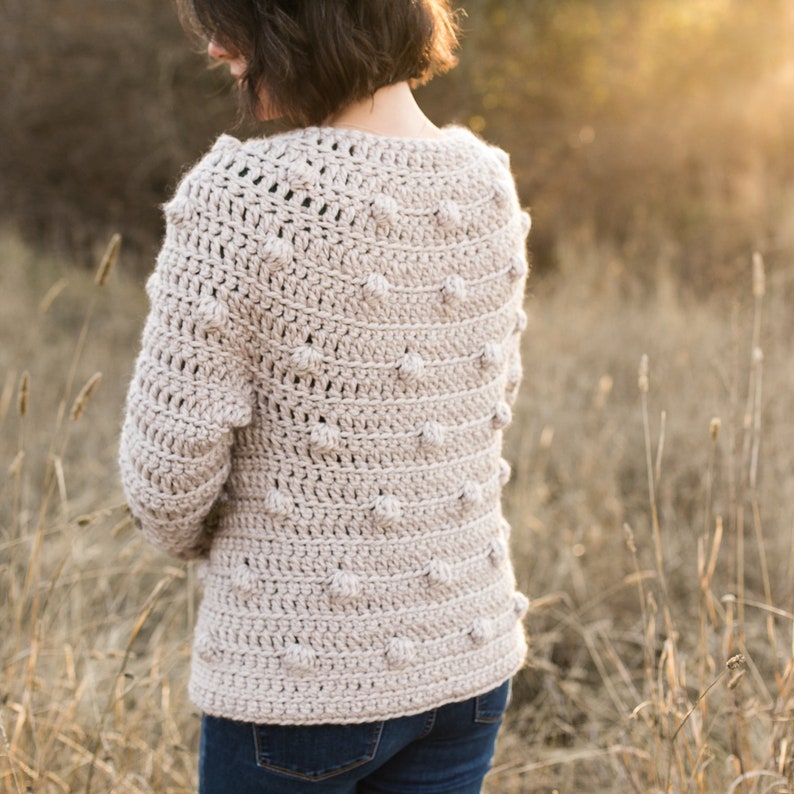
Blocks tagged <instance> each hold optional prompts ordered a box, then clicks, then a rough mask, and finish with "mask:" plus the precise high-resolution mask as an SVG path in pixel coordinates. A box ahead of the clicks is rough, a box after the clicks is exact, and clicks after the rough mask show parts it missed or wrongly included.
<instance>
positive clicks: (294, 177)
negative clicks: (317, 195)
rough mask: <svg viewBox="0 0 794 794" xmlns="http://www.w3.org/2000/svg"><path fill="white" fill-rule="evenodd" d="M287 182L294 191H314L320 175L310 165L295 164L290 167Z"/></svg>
mask: <svg viewBox="0 0 794 794" xmlns="http://www.w3.org/2000/svg"><path fill="white" fill-rule="evenodd" d="M287 181H288V182H289V184H290V186H291V187H292V188H293V189H294V190H314V189H315V188H316V187H317V184H318V182H319V181H320V174H319V173H318V172H317V169H315V168H312V167H311V166H310V165H309V164H308V163H293V164H292V165H291V166H290V167H289V171H288V176H287Z"/></svg>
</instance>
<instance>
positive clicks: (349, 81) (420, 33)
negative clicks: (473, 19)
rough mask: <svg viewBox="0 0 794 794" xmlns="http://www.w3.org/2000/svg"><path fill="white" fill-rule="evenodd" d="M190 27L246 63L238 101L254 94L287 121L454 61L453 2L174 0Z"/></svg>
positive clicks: (427, 75)
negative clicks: (243, 59) (264, 98)
mask: <svg viewBox="0 0 794 794" xmlns="http://www.w3.org/2000/svg"><path fill="white" fill-rule="evenodd" d="M177 2H178V6H179V10H180V14H181V16H182V19H183V22H184V23H185V24H186V26H187V27H188V28H190V29H192V30H194V31H195V32H197V33H198V34H199V35H201V36H202V37H204V38H206V39H209V40H214V41H215V42H217V43H218V44H220V45H221V46H224V47H226V48H227V49H232V50H236V51H237V52H239V53H240V54H241V55H242V56H243V57H244V58H245V60H246V61H247V69H246V72H245V74H244V75H243V80H242V84H241V89H242V90H241V100H242V108H243V110H244V111H245V112H248V113H250V114H252V115H256V111H257V108H258V107H259V104H260V100H259V92H260V91H261V90H263V91H264V93H265V96H266V97H267V99H268V103H269V107H268V110H270V111H275V113H276V115H278V116H279V117H281V118H282V119H283V120H284V121H285V122H287V123H288V124H291V125H294V126H297V127H304V126H311V125H314V124H321V123H323V122H324V121H328V120H330V119H332V118H333V117H334V116H335V115H337V114H338V113H340V112H341V111H342V110H343V109H344V108H345V107H347V106H348V105H349V104H350V103H352V102H355V101H357V100H362V99H366V98H368V97H370V96H372V95H373V94H374V93H375V92H376V91H377V90H378V89H379V88H383V87H384V86H387V85H392V84H394V83H399V82H402V81H406V80H407V81H409V82H410V83H411V85H412V86H416V85H422V84H424V83H426V82H427V81H428V80H430V79H431V78H432V77H434V76H435V75H437V74H441V73H443V72H446V71H448V70H449V69H451V68H452V67H453V66H455V64H456V63H457V58H456V56H455V52H456V50H457V45H458V38H457V33H458V28H457V17H456V13H455V12H454V11H452V9H451V7H450V2H451V0H177Z"/></svg>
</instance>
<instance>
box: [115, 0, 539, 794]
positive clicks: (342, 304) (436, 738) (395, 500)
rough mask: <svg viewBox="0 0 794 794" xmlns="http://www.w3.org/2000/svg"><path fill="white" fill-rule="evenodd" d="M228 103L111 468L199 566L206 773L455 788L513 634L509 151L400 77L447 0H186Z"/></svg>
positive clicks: (465, 781)
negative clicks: (228, 81)
mask: <svg viewBox="0 0 794 794" xmlns="http://www.w3.org/2000/svg"><path fill="white" fill-rule="evenodd" d="M182 5H183V11H184V12H185V14H186V16H187V18H188V20H189V21H191V22H192V23H193V24H194V25H196V26H197V27H198V29H199V30H200V31H201V32H202V33H203V34H204V35H205V36H206V38H207V39H208V40H209V53H210V55H211V56H212V57H213V58H215V59H216V60H218V61H219V62H221V63H223V64H226V65H227V66H228V68H229V71H230V73H231V74H232V76H233V77H234V78H236V80H237V82H238V86H239V88H240V91H241V94H242V97H243V99H244V102H245V104H246V106H247V108H248V109H249V110H250V111H251V112H252V113H253V115H254V116H255V117H256V118H258V119H260V120H265V119H272V118H281V119H283V120H284V121H285V122H286V123H287V124H288V125H289V126H290V128H291V129H290V131H289V132H284V133H281V134H276V135H272V136H270V137H266V138H261V139H254V140H249V141H245V142H240V141H238V140H236V139H234V138H231V137H229V136H222V137H221V138H220V139H219V140H218V142H217V143H216V144H215V146H214V147H213V149H212V150H211V152H210V153H209V154H208V155H207V156H206V157H205V158H204V159H203V160H201V162H199V163H198V165H196V166H195V167H194V168H193V169H192V170H191V171H190V173H188V174H187V176H186V177H185V178H184V179H183V181H182V183H181V185H180V186H179V188H178V190H177V192H176V195H175V197H174V198H173V200H172V201H171V202H170V203H169V204H168V205H166V207H165V212H166V219H167V231H166V235H165V242H164V245H163V248H162V251H161V253H160V255H159V258H158V262H157V267H156V270H155V272H154V274H153V276H152V277H151V278H150V280H149V283H148V285H147V289H148V292H149V295H150V298H151V304H152V306H151V313H150V316H149V318H148V321H147V324H146V328H145V330H144V334H143V343H142V350H141V353H140V356H139V358H138V362H137V365H136V370H135V374H134V377H133V380H132V384H131V386H130V390H129V396H128V402H127V415H126V419H125V422H124V428H123V432H122V439H121V450H120V461H121V474H122V480H123V484H124V487H125V491H126V494H127V497H128V501H129V505H130V509H131V510H132V513H133V515H134V516H135V517H136V519H137V520H138V522H139V523H140V526H141V528H142V531H143V532H144V534H145V536H146V537H147V539H148V540H150V541H151V542H152V543H154V544H155V545H157V546H158V547H160V548H161V549H163V550H164V551H166V552H168V553H169V554H172V555H175V556H177V557H181V558H185V559H187V558H195V557H202V558H204V560H205V563H204V566H203V569H202V575H201V579H202V582H203V587H204V596H203V600H202V604H201V608H200V612H199V617H198V621H197V626H196V634H195V643H194V653H193V660H192V666H191V677H190V693H191V697H192V699H193V700H194V702H195V703H196V704H197V706H198V707H199V708H200V709H201V710H202V712H203V714H204V717H203V722H202V739H201V751H200V772H199V777H200V781H201V783H200V785H201V791H202V792H205V793H206V794H215V793H216V792H227V791H228V792H235V794H245V793H246V792H269V793H271V794H272V793H274V792H275V793H276V794H278V793H279V792H291V793H292V792H304V791H323V792H338V793H339V794H342V793H343V792H345V793H348V794H352V792H456V794H467V793H468V792H478V791H480V788H481V785H482V780H483V777H484V776H485V774H486V772H487V771H488V768H489V766H490V763H491V758H492V755H493V749H494V741H495V738H496V732H497V730H498V727H499V724H500V721H501V719H502V715H503V713H504V710H505V708H506V705H507V700H508V693H509V683H508V682H509V679H510V677H511V676H512V675H513V674H514V673H515V672H516V671H517V670H518V669H519V667H520V666H521V664H522V661H523V659H524V655H525V649H526V646H525V640H524V634H523V630H522V625H521V617H522V615H523V613H524V611H525V609H526V603H527V602H526V599H525V598H524V597H523V596H522V595H521V594H519V593H516V592H515V590H514V586H515V581H514V576H513V571H512V568H511V565H510V561H509V557H508V551H507V534H508V531H509V527H508V526H507V524H506V522H505V521H504V519H503V517H502V515H501V510H500V489H501V486H502V485H503V484H504V483H505V482H506V480H507V478H508V477H509V466H508V465H507V464H506V462H505V461H503V460H502V459H501V457H500V450H501V438H502V428H503V427H504V426H505V425H507V423H508V422H509V421H510V404H511V403H512V401H513V399H514V398H515V394H516V390H517V387H518V382H519V379H520V375H521V368H520V358H519V353H518V339H519V335H520V331H521V329H522V328H523V325H524V323H525V315H524V314H523V312H522V309H521V305H522V295H523V287H524V280H525V276H526V270H527V267H526V257H525V237H526V235H527V233H528V230H529V218H528V216H527V215H526V214H525V213H523V212H521V210H520V207H519V204H518V201H517V198H516V193H515V188H514V184H513V180H512V177H511V175H510V171H509V168H508V164H507V158H506V156H505V155H504V154H503V153H502V152H500V151H498V150H496V149H494V148H492V147H490V146H488V145H487V144H485V143H483V142H482V141H481V140H479V139H478V138H476V137H475V136H474V135H472V134H471V133H470V132H468V131H466V130H464V129H460V128H455V127H452V128H446V129H438V128H437V127H435V126H434V125H433V124H432V123H431V122H430V121H429V119H427V117H426V116H425V115H424V114H423V113H422V111H421V110H420V109H419V107H418V106H417V104H416V102H415V101H414V99H413V96H412V94H411V91H410V87H409V85H414V84H418V83H421V82H423V81H426V80H427V79H429V78H430V77H431V76H432V75H434V74H436V73H438V72H442V71H444V70H446V69H448V68H450V67H451V66H452V65H453V64H454V55H453V53H454V49H455V46H456V41H455V26H454V21H453V17H452V15H451V12H450V9H449V7H448V0H322V2H318V0H184V2H183V4H182Z"/></svg>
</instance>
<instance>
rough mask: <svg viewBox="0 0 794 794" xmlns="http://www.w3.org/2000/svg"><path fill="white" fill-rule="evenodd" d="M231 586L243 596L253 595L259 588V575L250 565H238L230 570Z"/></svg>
mask: <svg viewBox="0 0 794 794" xmlns="http://www.w3.org/2000/svg"><path fill="white" fill-rule="evenodd" d="M232 587H234V589H235V590H237V592H238V593H240V595H242V596H244V597H250V596H253V595H255V594H256V593H257V591H258V590H259V588H260V582H259V577H258V576H257V574H256V572H255V571H254V570H252V569H251V567H250V566H248V565H245V564H241V565H238V566H237V567H236V568H235V569H234V571H233V572H232Z"/></svg>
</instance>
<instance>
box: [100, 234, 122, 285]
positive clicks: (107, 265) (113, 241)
mask: <svg viewBox="0 0 794 794" xmlns="http://www.w3.org/2000/svg"><path fill="white" fill-rule="evenodd" d="M120 247H121V235H120V234H118V232H117V233H116V234H114V235H113V236H112V237H111V238H110V242H109V243H108V246H107V248H106V249H105V253H104V254H103V255H102V259H101V261H100V263H99V267H98V268H97V271H96V276H95V277H94V283H95V284H96V285H97V286H98V287H102V286H104V284H105V282H106V281H107V280H108V276H109V275H110V271H111V270H113V266H114V265H115V264H116V260H117V259H118V256H119V248H120Z"/></svg>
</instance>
